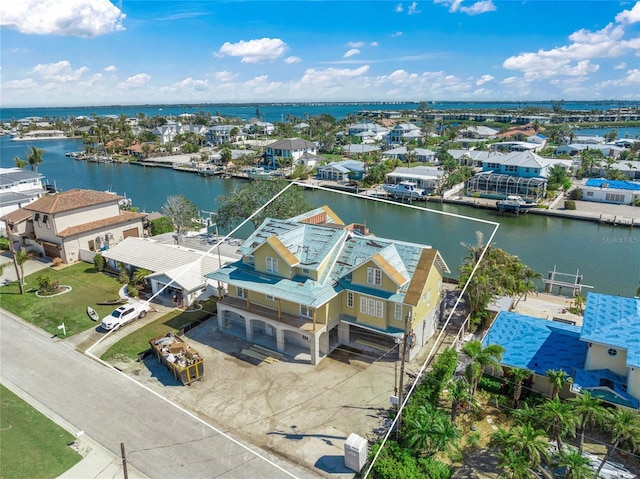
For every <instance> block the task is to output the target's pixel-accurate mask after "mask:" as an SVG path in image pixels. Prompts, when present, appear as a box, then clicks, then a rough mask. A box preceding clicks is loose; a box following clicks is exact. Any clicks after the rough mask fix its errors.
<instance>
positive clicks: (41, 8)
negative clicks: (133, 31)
mask: <svg viewBox="0 0 640 479" xmlns="http://www.w3.org/2000/svg"><path fill="white" fill-rule="evenodd" d="M124 18H125V14H124V13H122V11H121V10H120V9H119V8H118V7H116V6H115V5H114V4H113V3H111V2H110V1H109V0H19V1H4V2H2V3H0V25H2V26H4V27H8V28H13V29H15V30H18V31H19V32H21V33H25V34H37V35H64V36H75V37H96V36H99V35H105V34H108V33H113V32H118V31H122V30H124V29H125V28H124V26H123V25H122V22H123V21H124Z"/></svg>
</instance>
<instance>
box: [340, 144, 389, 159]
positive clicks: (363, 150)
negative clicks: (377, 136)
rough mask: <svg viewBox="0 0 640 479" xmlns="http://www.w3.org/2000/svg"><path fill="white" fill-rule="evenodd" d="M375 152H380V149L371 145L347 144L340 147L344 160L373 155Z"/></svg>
mask: <svg viewBox="0 0 640 479" xmlns="http://www.w3.org/2000/svg"><path fill="white" fill-rule="evenodd" d="M376 151H380V148H379V147H377V146H373V145H362V144H348V145H343V147H342V155H343V156H344V157H346V158H351V157H354V156H355V157H360V156H362V155H365V154H367V153H374V152H376Z"/></svg>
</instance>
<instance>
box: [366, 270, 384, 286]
mask: <svg viewBox="0 0 640 479" xmlns="http://www.w3.org/2000/svg"><path fill="white" fill-rule="evenodd" d="M367 283H368V284H372V285H374V286H382V270H379V269H378V268H367Z"/></svg>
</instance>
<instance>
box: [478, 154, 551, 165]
mask: <svg viewBox="0 0 640 479" xmlns="http://www.w3.org/2000/svg"><path fill="white" fill-rule="evenodd" d="M483 161H485V162H489V163H498V164H500V165H514V166H520V167H528V168H543V167H545V166H548V165H550V164H551V163H552V162H551V161H550V160H548V159H547V158H543V157H542V156H540V155H536V154H535V153H533V152H531V151H512V152H511V153H508V154H506V155H504V156H490V157H487V158H486V159H485V160H483Z"/></svg>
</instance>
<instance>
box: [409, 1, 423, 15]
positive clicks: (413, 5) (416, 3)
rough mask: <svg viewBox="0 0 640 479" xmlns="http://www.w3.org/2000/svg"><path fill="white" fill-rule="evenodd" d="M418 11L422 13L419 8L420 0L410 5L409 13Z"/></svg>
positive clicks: (413, 13) (412, 13)
mask: <svg viewBox="0 0 640 479" xmlns="http://www.w3.org/2000/svg"><path fill="white" fill-rule="evenodd" d="M416 13H420V11H419V10H418V2H413V3H412V4H411V5H409V8H408V9H407V14H409V15H415V14H416Z"/></svg>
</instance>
